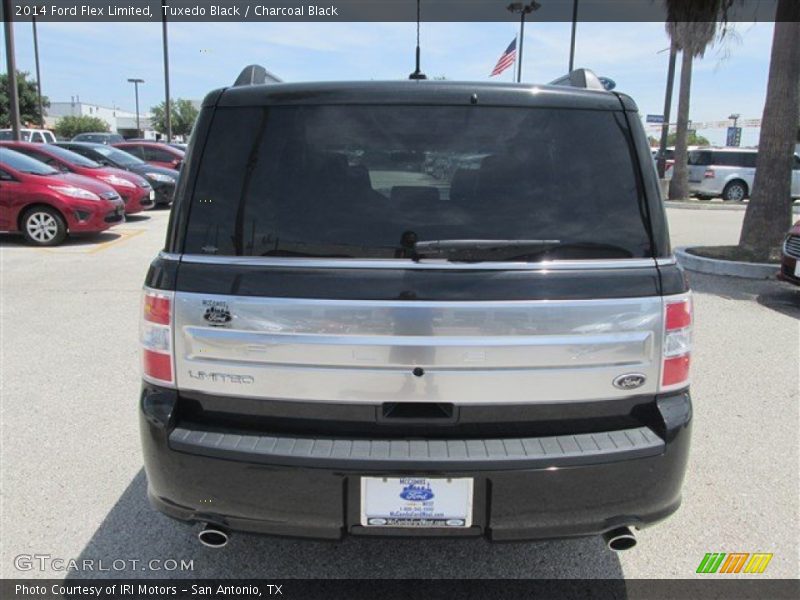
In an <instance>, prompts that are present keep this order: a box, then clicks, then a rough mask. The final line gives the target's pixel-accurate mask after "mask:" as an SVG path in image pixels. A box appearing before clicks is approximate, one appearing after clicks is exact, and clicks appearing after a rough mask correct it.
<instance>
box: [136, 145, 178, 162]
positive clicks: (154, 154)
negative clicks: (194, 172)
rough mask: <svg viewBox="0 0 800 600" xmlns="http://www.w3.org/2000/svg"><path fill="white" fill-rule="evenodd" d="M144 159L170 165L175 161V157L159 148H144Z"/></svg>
mask: <svg viewBox="0 0 800 600" xmlns="http://www.w3.org/2000/svg"><path fill="white" fill-rule="evenodd" d="M143 150H144V159H145V160H148V161H150V160H152V161H155V162H165V163H170V162H172V161H173V160H175V157H174V156H173V155H172V154H170V153H169V152H167V151H166V150H162V149H161V148H153V147H152V146H144V147H143Z"/></svg>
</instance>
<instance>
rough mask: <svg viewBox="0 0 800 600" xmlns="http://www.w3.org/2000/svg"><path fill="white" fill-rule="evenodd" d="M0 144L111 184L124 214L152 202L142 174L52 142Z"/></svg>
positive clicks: (152, 192) (150, 192)
mask: <svg viewBox="0 0 800 600" xmlns="http://www.w3.org/2000/svg"><path fill="white" fill-rule="evenodd" d="M0 146H4V147H7V148H11V149H12V150H15V151H17V152H19V153H20V154H24V155H25V156H30V157H31V158H34V159H36V160H38V161H40V162H43V163H44V164H46V165H50V166H51V167H53V168H54V169H57V170H59V171H61V172H63V173H77V174H78V175H83V176H84V177H91V178H92V179H97V180H99V181H102V182H103V183H106V184H108V185H110V186H111V187H113V188H114V189H115V190H116V192H117V193H118V194H119V195H120V197H121V198H122V201H123V202H124V203H125V214H127V215H132V214H134V213H138V212H142V211H143V210H145V209H147V208H152V206H153V205H154V204H155V192H154V191H153V188H152V187H151V186H150V184H149V183H148V182H147V180H146V179H145V178H144V177H139V176H138V175H136V174H135V173H130V172H128V171H123V170H122V169H115V168H113V167H103V166H102V165H100V164H99V163H96V162H95V161H93V160H90V159H88V158H86V157H85V156H81V155H80V154H77V153H75V152H71V151H69V150H66V149H65V148H61V147H60V146H53V145H51V144H32V143H30V142H0Z"/></svg>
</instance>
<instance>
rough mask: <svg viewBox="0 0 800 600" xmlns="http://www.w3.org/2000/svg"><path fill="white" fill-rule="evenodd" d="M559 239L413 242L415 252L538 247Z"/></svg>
mask: <svg viewBox="0 0 800 600" xmlns="http://www.w3.org/2000/svg"><path fill="white" fill-rule="evenodd" d="M560 243H561V240H482V239H477V240H469V239H458V240H422V241H419V242H416V243H414V250H416V251H417V253H422V252H425V253H438V252H449V251H452V250H503V249H506V248H514V249H516V248H540V247H541V246H553V245H558V244H560Z"/></svg>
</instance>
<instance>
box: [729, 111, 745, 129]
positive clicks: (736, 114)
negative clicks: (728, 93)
mask: <svg viewBox="0 0 800 600" xmlns="http://www.w3.org/2000/svg"><path fill="white" fill-rule="evenodd" d="M741 116H742V115H740V114H739V113H733V114H732V115H728V118H729V119H732V120H733V128H734V129H736V123H737V122H738V121H739V117H741Z"/></svg>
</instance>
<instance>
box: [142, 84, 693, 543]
mask: <svg viewBox="0 0 800 600" xmlns="http://www.w3.org/2000/svg"><path fill="white" fill-rule="evenodd" d="M259 72H260V73H261V75H262V76H261V82H258V79H259V78H258V77H257V76H256V77H255V79H256V80H257V82H256V83H255V84H253V83H252V80H253V79H254V77H253V74H254V73H255V74H256V75H258V73H259ZM268 79H269V78H268V77H266V76H264V72H263V71H262V70H259V69H251V70H250V72H249V74H246V76H244V77H240V81H244V82H246V83H245V84H243V85H235V86H233V87H231V88H226V89H221V90H217V91H214V92H211V93H210V94H209V95H208V96H207V97H206V98H205V100H204V102H203V107H202V110H201V112H200V116H199V119H198V121H197V124H196V126H195V130H194V133H193V135H192V141H191V144H190V146H189V149H188V153H187V156H186V162H185V165H184V171H183V174H182V177H181V180H180V182H179V185H178V189H177V191H176V195H175V204H174V208H173V212H172V216H171V221H170V226H169V232H168V236H167V240H166V246H165V248H164V251H163V252H162V253H161V254H160V255H159V257H158V258H157V259H156V260H155V261H154V262H153V264H152V267H151V269H150V271H149V273H148V275H147V280H146V284H145V289H144V298H143V314H142V337H141V343H142V356H143V371H144V383H143V388H142V393H141V427H142V440H143V446H144V457H145V467H146V471H147V477H148V494H149V497H150V500H151V502H152V503H153V504H154V505H155V506H156V507H157V508H158V509H159V510H161V511H163V512H164V513H166V514H168V515H170V516H172V517H175V518H177V519H181V520H183V521H188V522H195V523H201V524H203V525H202V530H201V532H200V539H201V541H202V542H203V543H205V544H207V545H211V546H222V545H224V544H225V543H226V541H227V539H228V535H229V534H230V532H231V531H234V530H241V531H250V532H260V533H268V534H280V535H293V536H304V537H315V538H329V539H336V538H340V537H341V536H343V535H345V534H352V535H419V536H425V535H428V536H430V535H450V536H486V537H488V538H490V539H492V540H519V539H532V538H550V537H560V536H585V535H596V534H597V535H599V534H602V535H604V536H605V537H606V539H607V542H608V544H609V546H610V547H612V548H614V549H624V548H628V547H631V546H632V545H633V544H634V543H635V538H634V537H633V533H632V532H631V530H630V529H629V528H630V527H643V526H646V525H650V524H652V523H654V522H656V521H659V520H660V519H663V518H665V517H667V516H668V515H670V514H671V513H673V512H674V511H675V510H676V509H677V508H678V505H679V504H680V490H681V483H682V480H683V475H684V470H685V468H686V461H687V454H688V449H689V428H690V421H691V403H690V398H689V391H688V389H689V388H688V386H689V359H690V352H691V327H692V307H691V296H690V294H689V291H688V289H687V285H686V282H685V279H684V276H683V273H682V271H681V269H680V267H679V266H678V265H677V264H676V262H675V259H674V257H673V256H672V253H671V250H670V244H669V236H668V232H667V223H666V219H665V214H664V209H663V206H662V203H661V200H660V197H659V188H658V181H657V179H656V175H655V172H654V170H653V168H652V161H651V158H650V153H649V149H648V145H647V139H646V137H645V134H644V131H643V129H642V126H641V124H640V120H639V116H638V114H637V109H636V106H635V104H634V103H633V101H632V100H631V99H630V98H628V97H627V96H625V95H623V94H619V93H611V92H608V91H605V90H604V89H603V87H602V85H601V84H600V82H599V81H598V79H597V78H596V77H595V76H594V75H593V74H592V73H591V72H590V71H585V70H578V71H574V72H572V73H571V74H570V75H569V76H567V77H564V78H562V79H561V80H559V82H558V83H559V84H558V85H513V84H489V83H453V82H431V81H406V82H382V83H377V82H369V83H366V82H365V83H304V84H283V83H277V82H275V81H271V80H268Z"/></svg>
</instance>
